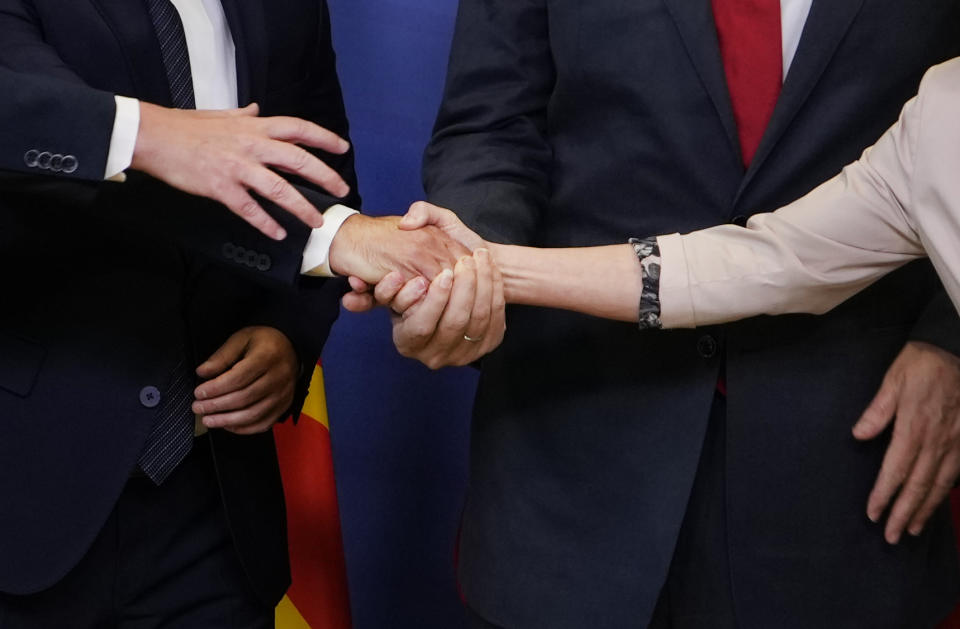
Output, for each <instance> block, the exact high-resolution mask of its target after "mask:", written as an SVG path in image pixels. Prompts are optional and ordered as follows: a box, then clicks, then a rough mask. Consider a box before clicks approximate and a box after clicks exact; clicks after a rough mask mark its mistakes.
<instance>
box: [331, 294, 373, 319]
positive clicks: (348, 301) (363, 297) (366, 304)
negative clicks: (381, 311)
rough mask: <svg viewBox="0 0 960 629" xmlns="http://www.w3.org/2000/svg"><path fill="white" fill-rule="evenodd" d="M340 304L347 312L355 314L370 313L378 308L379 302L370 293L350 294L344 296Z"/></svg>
mask: <svg viewBox="0 0 960 629" xmlns="http://www.w3.org/2000/svg"><path fill="white" fill-rule="evenodd" d="M340 303H341V304H342V305H343V307H344V309H345V310H346V311H347V312H352V313H354V314H362V313H364V312H370V311H371V310H373V309H374V308H376V307H377V302H376V300H375V299H374V298H373V295H371V294H370V293H357V292H350V293H347V294H346V295H344V296H343V299H341V300H340Z"/></svg>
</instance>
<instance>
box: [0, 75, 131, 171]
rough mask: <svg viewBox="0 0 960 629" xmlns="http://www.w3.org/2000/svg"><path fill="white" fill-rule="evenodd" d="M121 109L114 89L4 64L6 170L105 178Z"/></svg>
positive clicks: (0, 82) (1, 129)
mask: <svg viewBox="0 0 960 629" xmlns="http://www.w3.org/2000/svg"><path fill="white" fill-rule="evenodd" d="M115 111H116V104H115V101H114V97H113V95H112V94H109V93H106V92H101V91H99V90H94V89H90V88H87V87H85V86H76V85H72V84H70V83H68V82H65V81H61V80H57V79H50V78H45V77H39V76H26V75H23V74H18V73H15V72H12V71H10V70H8V69H6V68H2V67H0V170H12V171H17V172H21V173H35V172H37V171H38V170H41V169H42V170H47V171H51V172H52V170H51V167H52V166H55V167H57V168H59V170H58V171H57V174H60V175H61V176H63V177H69V178H76V179H86V180H90V181H96V180H99V179H102V178H103V174H104V170H105V168H106V163H107V147H108V146H109V144H110V135H111V133H112V129H113V119H114V115H115ZM42 153H46V154H47V156H49V158H50V160H47V158H46V157H44V158H43V162H41V154H42ZM56 155H59V156H60V157H59V164H51V161H52V159H53V156H56ZM65 161H66V163H64V162H65Z"/></svg>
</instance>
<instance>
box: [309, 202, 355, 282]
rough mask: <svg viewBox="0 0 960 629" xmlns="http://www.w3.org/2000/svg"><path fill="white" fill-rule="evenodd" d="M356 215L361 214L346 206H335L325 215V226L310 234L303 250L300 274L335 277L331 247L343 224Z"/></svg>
mask: <svg viewBox="0 0 960 629" xmlns="http://www.w3.org/2000/svg"><path fill="white" fill-rule="evenodd" d="M354 214H359V212H357V211H356V210H352V209H350V208H348V207H347V206H345V205H334V206H333V207H331V208H329V209H328V210H327V211H326V212H324V213H323V226H322V227H317V228H315V229H314V230H313V231H312V232H310V237H309V238H308V239H307V246H306V248H304V250H303V263H302V264H301V265H300V273H301V274H303V275H314V276H317V277H334V276H335V275H336V273H334V272H333V270H332V269H331V268H330V246H331V245H332V244H333V239H334V237H335V236H336V235H337V232H338V231H340V226H341V225H343V222H344V221H346V220H347V219H348V218H350V217H351V216H353V215H354Z"/></svg>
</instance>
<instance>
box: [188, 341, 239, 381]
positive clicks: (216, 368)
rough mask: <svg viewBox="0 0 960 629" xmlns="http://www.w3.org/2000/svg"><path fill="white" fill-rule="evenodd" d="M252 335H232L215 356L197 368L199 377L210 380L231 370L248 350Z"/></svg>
mask: <svg viewBox="0 0 960 629" xmlns="http://www.w3.org/2000/svg"><path fill="white" fill-rule="evenodd" d="M249 342H250V335H249V334H246V333H242V332H238V333H237V334H234V335H232V336H231V337H230V338H228V339H227V341H226V342H225V343H224V344H223V345H221V346H220V348H219V349H218V350H217V351H215V352H214V353H213V355H212V356H211V357H210V358H208V359H207V360H206V361H205V362H203V363H202V364H201V365H200V366H199V367H197V375H198V376H200V377H201V378H204V379H208V378H213V377H215V376H219V375H220V374H222V373H223V372H225V371H226V370H228V369H230V367H232V366H233V365H234V364H235V363H236V362H237V361H238V360H240V357H241V356H243V354H244V352H246V350H247V346H248V344H249Z"/></svg>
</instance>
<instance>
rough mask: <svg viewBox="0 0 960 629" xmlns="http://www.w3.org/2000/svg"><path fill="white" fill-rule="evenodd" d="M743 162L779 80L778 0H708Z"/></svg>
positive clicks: (770, 112) (770, 108) (757, 137)
mask: <svg viewBox="0 0 960 629" xmlns="http://www.w3.org/2000/svg"><path fill="white" fill-rule="evenodd" d="M711 2H712V4H713V17H714V21H715V22H716V25H717V35H718V38H719V40H720V55H721V57H723V68H724V71H725V73H726V75H727V88H728V89H729V91H730V100H731V101H732V103H733V116H734V118H735V119H736V121H737V133H738V134H739V136H740V151H741V153H742V157H743V164H744V166H749V165H750V162H752V161H753V156H754V155H755V154H756V152H757V148H758V147H759V146H760V139H761V138H762V137H763V132H764V131H765V130H766V128H767V124H768V123H769V122H770V118H771V116H772V115H773V109H774V107H776V105H777V98H778V97H779V96H780V87H781V85H782V84H783V43H782V41H783V30H782V29H783V27H782V26H781V24H780V0H711Z"/></svg>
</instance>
